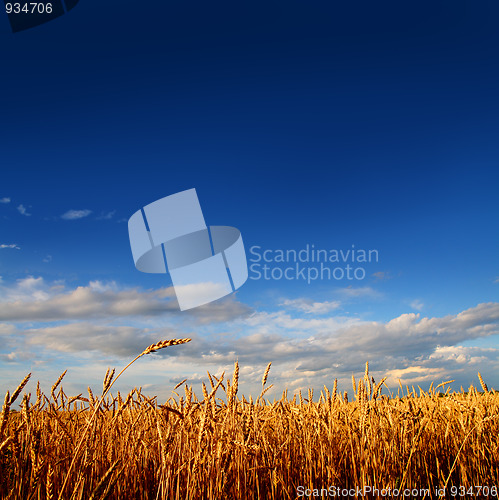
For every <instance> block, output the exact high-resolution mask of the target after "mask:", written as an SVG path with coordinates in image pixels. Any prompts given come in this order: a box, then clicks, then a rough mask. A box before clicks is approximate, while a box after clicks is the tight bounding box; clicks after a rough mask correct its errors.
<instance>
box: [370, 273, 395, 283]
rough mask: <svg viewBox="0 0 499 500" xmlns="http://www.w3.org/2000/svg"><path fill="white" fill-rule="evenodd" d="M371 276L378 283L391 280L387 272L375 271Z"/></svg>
mask: <svg viewBox="0 0 499 500" xmlns="http://www.w3.org/2000/svg"><path fill="white" fill-rule="evenodd" d="M372 276H373V277H374V278H376V279H377V280H380V281H384V280H389V279H392V276H391V274H390V273H389V272H388V271H377V272H375V273H373V274H372Z"/></svg>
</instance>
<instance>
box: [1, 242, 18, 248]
mask: <svg viewBox="0 0 499 500" xmlns="http://www.w3.org/2000/svg"><path fill="white" fill-rule="evenodd" d="M5 248H13V249H15V250H21V247H20V246H18V245H16V244H15V243H11V244H10V245H0V249H5Z"/></svg>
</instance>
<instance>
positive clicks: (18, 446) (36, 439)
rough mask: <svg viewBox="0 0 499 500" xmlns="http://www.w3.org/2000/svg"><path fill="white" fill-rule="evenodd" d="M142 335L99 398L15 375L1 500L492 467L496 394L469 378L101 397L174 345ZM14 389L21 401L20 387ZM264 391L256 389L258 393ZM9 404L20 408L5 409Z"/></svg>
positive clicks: (434, 480)
mask: <svg viewBox="0 0 499 500" xmlns="http://www.w3.org/2000/svg"><path fill="white" fill-rule="evenodd" d="M190 340H191V339H173V340H167V341H162V342H158V343H157V344H152V345H151V346H149V347H148V348H147V349H145V350H144V351H143V352H142V353H141V354H140V355H139V356H137V357H136V358H135V359H134V360H133V361H131V362H130V363H129V364H128V365H127V366H126V367H125V368H124V369H123V370H122V371H121V372H120V373H119V374H118V375H117V376H115V371H114V370H108V371H107V373H106V375H105V377H104V381H103V388H102V392H101V394H100V395H99V396H97V395H95V394H94V393H93V391H92V390H91V389H90V388H88V394H85V395H83V394H78V395H76V396H71V397H69V396H68V395H66V393H65V392H64V390H63V388H62V384H61V382H62V379H63V377H64V375H65V373H66V372H64V373H63V374H62V375H61V376H60V377H59V379H58V380H57V381H56V382H55V383H54V385H53V386H52V388H51V391H50V395H47V394H43V393H42V392H41V390H40V387H39V385H38V386H37V390H36V400H35V397H32V395H31V394H27V393H26V392H24V393H23V390H24V389H25V386H26V384H27V382H28V380H29V378H30V375H28V376H27V377H26V378H25V379H24V380H23V381H22V382H21V384H20V385H19V387H18V388H17V389H16V390H15V391H14V392H13V393H12V394H10V393H9V392H7V394H6V396H5V401H4V404H3V409H2V415H1V419H0V498H2V499H59V500H62V499H75V500H76V499H105V498H109V499H129V498H130V499H132V498H134V499H135V498H137V499H160V498H161V499H182V500H184V499H197V498H199V499H251V500H253V499H293V498H297V488H298V487H299V486H302V487H304V488H310V489H314V488H323V487H325V488H327V487H329V486H334V487H342V488H355V487H361V488H362V487H364V486H368V485H369V486H372V487H373V488H379V489H382V488H389V487H391V488H399V489H403V488H420V487H424V488H428V489H429V491H430V493H429V496H428V497H427V498H434V497H435V493H434V492H435V489H436V488H439V487H440V488H442V487H444V486H447V487H449V486H450V485H458V486H464V487H472V486H475V485H488V486H489V487H490V486H493V485H497V484H498V475H499V472H498V471H499V458H498V457H499V440H498V435H499V404H498V403H499V394H498V393H496V392H495V391H493V390H489V389H488V387H487V386H486V384H485V382H484V381H483V379H482V377H481V376H480V374H479V382H480V386H481V390H480V391H479V390H478V389H477V388H475V387H474V386H471V387H470V388H469V389H468V390H466V391H464V390H463V389H461V391H460V392H451V391H450V389H449V387H450V386H449V382H451V381H448V382H444V383H442V384H440V385H437V386H435V387H433V384H432V386H430V389H429V390H428V391H424V390H422V389H421V388H419V387H418V388H414V387H405V388H404V387H402V386H400V387H399V389H398V391H397V393H396V394H394V393H392V392H390V391H389V390H388V388H387V387H386V385H385V381H386V378H383V379H382V380H380V381H379V382H376V381H375V380H374V378H373V377H372V376H370V374H369V365H368V364H366V369H365V373H364V375H363V377H362V376H361V377H359V380H356V379H355V377H354V376H353V375H352V392H351V393H350V397H349V394H348V393H347V392H344V393H342V394H340V393H339V392H338V390H337V381H336V380H334V381H332V388H331V389H329V388H328V387H326V386H324V389H323V390H322V391H321V393H320V394H319V395H318V397H316V399H314V391H313V390H311V389H310V390H309V391H308V393H306V394H302V393H301V392H300V393H299V394H295V395H293V397H290V396H289V395H288V391H286V390H285V391H284V392H283V393H282V395H281V397H280V398H279V399H276V398H274V399H273V401H270V399H269V398H268V395H267V391H268V389H269V388H270V387H271V386H269V385H268V384H267V381H268V377H269V371H270V367H271V365H270V364H269V365H268V366H267V369H266V370H265V372H264V373H263V377H262V384H261V393H260V394H259V395H258V396H257V397H255V398H253V397H251V396H250V397H249V398H245V397H244V396H240V395H239V393H238V383H239V364H238V362H236V363H235V366H234V371H233V373H232V374H231V376H229V377H226V376H225V374H222V375H221V376H219V377H216V376H214V375H211V374H210V373H208V374H207V379H206V384H205V383H203V384H202V394H198V395H196V394H195V393H194V391H193V388H192V386H189V384H187V383H186V381H185V380H184V381H182V382H181V383H179V384H177V386H176V387H175V388H174V389H173V391H172V397H170V398H169V399H168V400H167V401H166V402H165V403H164V404H160V403H159V402H158V400H157V397H156V396H154V397H148V396H146V395H145V394H143V393H142V390H141V389H140V388H135V389H133V390H132V391H131V392H130V393H129V394H127V395H126V396H125V395H121V394H120V393H119V392H116V393H115V394H113V393H112V392H111V389H112V387H113V385H114V383H115V381H116V380H117V379H118V378H119V377H120V375H121V374H122V373H123V372H124V371H125V370H126V369H127V368H128V367H129V366H130V365H131V364H132V363H133V362H135V361H136V360H137V359H139V358H140V357H142V356H144V355H147V354H150V353H153V352H155V351H157V350H159V349H164V348H168V347H172V346H175V345H180V344H184V343H186V342H189V341H190ZM22 393H23V395H22V396H21V394H22ZM266 395H267V397H266ZM16 400H18V403H19V402H21V405H20V406H21V410H20V411H15V410H14V409H13V405H14V403H15V402H16Z"/></svg>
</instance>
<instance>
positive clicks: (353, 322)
mask: <svg viewBox="0 0 499 500" xmlns="http://www.w3.org/2000/svg"><path fill="white" fill-rule="evenodd" d="M283 304H284V302H283ZM314 304H319V305H316V306H315V305H314ZM286 307H287V308H286V309H284V310H282V309H281V310H276V311H270V312H269V311H255V310H251V309H250V308H249V307H248V306H246V305H244V304H241V303H240V302H238V301H237V300H236V298H235V295H231V296H230V297H227V298H225V299H222V300H219V301H216V302H214V303H212V304H207V305H206V306H203V307H200V308H196V309H193V310H191V311H188V312H185V313H180V312H179V311H178V306H177V304H176V301H175V295H174V291H173V289H172V288H171V287H170V288H161V289H156V290H140V289H138V288H123V287H121V286H120V285H119V284H117V283H114V282H109V283H108V282H102V281H92V282H90V283H89V284H88V285H86V286H80V287H76V288H69V287H68V286H66V285H65V284H64V283H63V282H51V283H49V282H46V281H45V280H43V279H42V278H40V277H32V276H30V277H27V278H24V279H22V280H18V281H17V282H15V283H14V284H11V285H9V286H7V285H6V284H5V283H2V282H0V335H1V337H2V342H0V358H1V360H4V361H5V362H6V363H7V362H8V363H9V369H10V368H11V367H16V366H19V372H20V371H21V369H22V370H24V369H25V366H26V361H25V360H24V358H23V356H25V357H26V356H27V358H26V359H35V358H36V360H37V362H45V363H47V367H48V366H50V367H53V366H54V364H55V363H56V361H55V360H58V359H60V360H61V361H60V363H61V368H62V369H61V371H62V370H63V369H64V368H67V367H70V366H76V365H81V369H78V370H79V371H78V370H76V373H77V377H80V378H81V377H83V376H84V377H85V380H84V382H81V380H80V379H78V380H77V381H76V382H75V386H78V384H80V383H81V384H82V385H83V386H84V387H83V388H85V387H86V386H87V385H88V384H89V383H91V380H93V379H92V377H97V375H93V373H95V371H93V369H92V370H91V369H90V368H89V367H90V366H94V364H95V366H98V367H99V370H100V367H101V365H102V367H103V369H102V370H101V371H102V373H104V372H105V369H106V367H107V366H109V364H110V363H116V364H117V365H118V366H120V365H121V364H122V363H123V361H122V359H121V358H122V357H126V358H130V359H131V358H133V357H135V356H136V355H137V354H139V353H140V352H141V350H142V349H144V348H145V347H147V345H149V344H150V343H153V342H156V341H159V340H164V339H168V338H184V337H191V338H193V341H192V342H191V343H189V344H186V345H185V346H181V348H179V349H167V350H165V351H164V352H163V351H159V352H158V353H157V354H155V355H152V356H148V357H147V360H145V359H144V360H142V362H141V363H139V364H137V366H134V369H133V380H132V379H131V382H130V383H132V384H133V385H145V384H146V383H147V384H150V383H151V381H152V382H154V383H153V384H152V385H150V387H151V390H155V388H158V391H164V390H165V389H164V388H163V386H161V383H160V381H158V377H160V378H161V377H167V378H166V381H168V380H170V379H174V378H175V379H177V378H178V377H180V379H182V378H185V377H191V378H190V380H192V381H193V382H196V381H198V380H200V379H202V378H203V376H202V375H199V374H203V373H205V372H206V370H209V371H210V372H211V373H221V372H222V371H224V370H226V372H227V373H229V372H230V371H231V370H232V367H233V363H234V361H235V359H238V360H239V363H240V366H241V373H244V378H243V377H241V378H242V381H241V392H242V393H245V394H246V395H248V394H249V392H251V393H255V392H259V385H260V381H261V376H262V373H263V370H264V369H265V366H266V364H267V363H268V362H269V361H272V362H273V365H272V366H273V367H272V370H271V377H270V379H269V383H274V384H275V386H276V391H282V389H284V388H286V387H288V388H290V389H291V390H293V391H295V390H298V389H300V388H307V387H314V388H316V389H320V388H321V387H322V386H323V385H324V384H326V385H327V386H328V387H331V386H332V383H333V381H334V378H338V381H339V387H340V388H342V390H345V389H347V390H351V389H350V387H351V385H350V384H351V383H350V378H351V374H352V372H354V373H355V374H356V376H357V374H360V376H362V374H363V368H364V365H365V362H366V361H367V360H369V362H370V368H371V372H372V374H373V376H374V377H375V378H376V380H379V379H380V378H381V377H383V376H385V375H388V376H389V381H390V384H391V386H392V387H395V390H396V386H397V385H398V379H401V380H402V383H403V384H409V385H412V384H426V387H427V386H428V385H429V383H430V381H435V382H436V383H437V384H438V383H440V382H442V381H443V380H449V379H454V378H455V379H457V382H456V384H458V385H457V387H459V385H460V384H461V385H464V386H468V385H469V383H471V382H472V381H474V380H475V377H476V372H477V371H480V372H481V373H482V375H483V376H484V378H485V380H486V381H487V383H488V384H489V387H495V388H496V389H498V388H499V377H498V373H499V348H481V347H469V346H467V347H463V346H462V345H461V344H462V343H463V342H465V341H466V344H467V345H469V344H470V342H469V341H472V340H474V339H480V338H485V337H490V336H493V335H499V303H494V302H491V303H484V304H479V305H477V306H475V307H471V308H469V309H466V310H464V311H462V312H460V313H459V314H451V315H447V316H442V317H424V316H422V315H421V314H420V313H409V314H402V315H400V316H397V317H394V318H392V319H391V320H390V321H387V322H379V321H361V320H360V319H358V318H356V317H351V316H345V315H344V316H339V315H337V314H336V311H335V307H334V306H333V305H332V302H331V303H330V302H327V301H326V302H313V301H311V300H308V299H306V298H303V299H295V300H290V301H289V302H288V304H287V305H286ZM307 307H310V308H312V309H314V308H315V309H316V310H318V311H321V310H322V308H325V309H329V308H330V311H329V312H331V315H326V314H325V313H324V314H323V315H321V316H318V314H310V313H309V312H308V310H307ZM33 322H37V323H34V324H33ZM35 353H36V356H35ZM62 364H64V366H63V365H62ZM85 368H86V369H85ZM12 369H13V368H12ZM5 373H7V372H5ZM1 374H2V366H1V364H0V375H1ZM20 375H22V374H21V373H20ZM100 375H101V373H100V372H99V375H98V376H100ZM7 376H8V377H10V376H11V375H10V374H8V373H7ZM20 378H22V376H21V377H20ZM52 382H53V381H52ZM133 385H132V387H133ZM49 387H50V386H49ZM170 388H171V387H170ZM260 388H261V387H260ZM80 392H81V391H80ZM269 394H271V393H269ZM276 395H277V394H276Z"/></svg>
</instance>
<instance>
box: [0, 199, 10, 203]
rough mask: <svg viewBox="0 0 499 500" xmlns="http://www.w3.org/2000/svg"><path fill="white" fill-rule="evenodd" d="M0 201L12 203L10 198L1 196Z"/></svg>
mask: <svg viewBox="0 0 499 500" xmlns="http://www.w3.org/2000/svg"><path fill="white" fill-rule="evenodd" d="M0 203H10V198H0Z"/></svg>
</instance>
